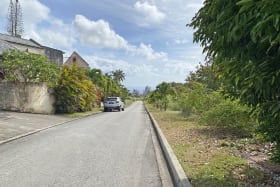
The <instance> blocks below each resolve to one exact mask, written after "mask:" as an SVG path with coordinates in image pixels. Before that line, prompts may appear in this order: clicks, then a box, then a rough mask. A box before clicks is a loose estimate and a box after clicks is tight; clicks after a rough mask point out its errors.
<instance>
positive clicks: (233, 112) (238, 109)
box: [200, 99, 255, 136]
mask: <svg viewBox="0 0 280 187" xmlns="http://www.w3.org/2000/svg"><path fill="white" fill-rule="evenodd" d="M200 118H201V119H200V121H201V122H203V123H204V124H207V125H212V126H218V127H222V128H230V129H232V132H233V131H235V132H236V133H238V134H239V135H240V136H244V135H245V136H248V135H249V134H250V133H251V132H252V131H253V129H254V125H255V122H254V121H253V120H252V118H251V117H250V108H248V107H246V106H243V105H241V104H240V103H239V102H238V101H237V100H236V101H231V100H224V99H223V100H221V101H220V103H218V104H216V105H214V106H213V107H210V108H209V109H208V110H206V111H204V112H203V113H202V114H201V117H200Z"/></svg>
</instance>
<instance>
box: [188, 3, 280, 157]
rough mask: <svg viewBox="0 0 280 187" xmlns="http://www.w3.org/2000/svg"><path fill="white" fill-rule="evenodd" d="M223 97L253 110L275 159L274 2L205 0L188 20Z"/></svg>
mask: <svg viewBox="0 0 280 187" xmlns="http://www.w3.org/2000/svg"><path fill="white" fill-rule="evenodd" d="M189 26H191V27H192V28H194V29H195V32H194V41H195V42H199V43H201V45H202V47H203V48H204V52H205V53H206V54H207V57H208V58H209V59H213V65H214V68H215V69H217V73H218V76H219V78H220V79H221V80H222V82H223V91H224V93H225V94H227V96H228V97H230V98H233V99H238V100H239V101H240V102H241V103H243V104H246V105H248V106H249V107H251V108H252V111H254V114H255V116H256V118H257V120H258V124H259V126H258V130H260V132H262V134H263V135H264V136H265V137H266V138H267V140H269V141H271V142H276V143H277V146H276V150H275V154H274V155H273V158H274V160H275V161H277V162H280V154H279V153H280V145H279V144H280V123H279V121H280V81H279V80H280V63H279V61H280V32H279V31H280V6H279V1H278V0H270V1H262V0H231V1H228V0H214V1H213V0H206V1H204V6H203V7H202V8H201V9H200V10H199V11H198V13H197V14H196V15H195V17H194V18H193V19H192V22H191V23H190V24H189Z"/></svg>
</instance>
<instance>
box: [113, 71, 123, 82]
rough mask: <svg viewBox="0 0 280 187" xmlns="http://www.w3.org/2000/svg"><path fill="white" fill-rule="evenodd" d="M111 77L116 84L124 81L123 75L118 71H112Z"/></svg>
mask: <svg viewBox="0 0 280 187" xmlns="http://www.w3.org/2000/svg"><path fill="white" fill-rule="evenodd" d="M112 76H113V79H114V80H115V81H116V82H117V83H120V82H122V81H124V79H125V73H124V72H123V71H122V70H120V69H118V70H115V71H112Z"/></svg>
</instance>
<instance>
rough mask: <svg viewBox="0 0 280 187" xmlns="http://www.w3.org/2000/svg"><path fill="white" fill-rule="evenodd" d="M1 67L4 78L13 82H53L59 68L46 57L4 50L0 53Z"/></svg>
mask: <svg viewBox="0 0 280 187" xmlns="http://www.w3.org/2000/svg"><path fill="white" fill-rule="evenodd" d="M0 66H1V69H3V71H4V74H5V78H6V79H7V80H9V81H15V82H49V83H51V82H55V81H56V80H57V77H58V74H59V68H58V67H57V66H56V65H55V64H53V63H49V62H48V61H47V58H46V57H44V56H42V55H38V54H31V53H26V52H22V51H16V50H13V51H6V52H4V53H3V54H2V60H1V64H0Z"/></svg>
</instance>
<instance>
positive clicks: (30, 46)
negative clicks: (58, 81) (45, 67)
mask: <svg viewBox="0 0 280 187" xmlns="http://www.w3.org/2000/svg"><path fill="white" fill-rule="evenodd" d="M8 49H10V50H12V49H15V50H19V51H25V52H28V53H34V54H40V55H43V56H46V57H47V58H48V61H49V62H52V63H55V64H57V65H60V66H62V65H63V51H61V50H58V49H53V48H50V47H46V46H42V45H41V44H39V43H38V42H36V41H35V40H33V39H29V40H27V39H23V38H20V37H15V36H10V35H7V34H1V33H0V55H1V54H2V53H3V51H5V50H8Z"/></svg>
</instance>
